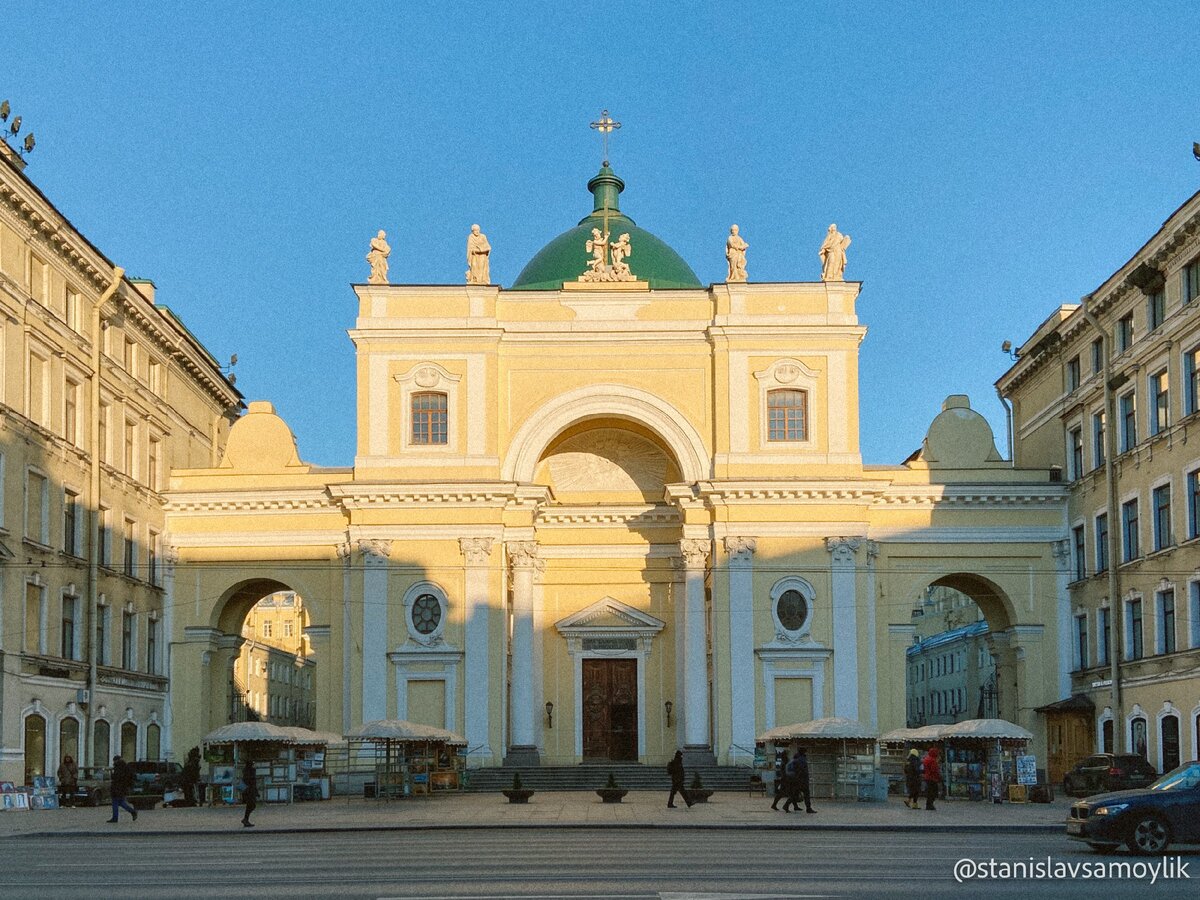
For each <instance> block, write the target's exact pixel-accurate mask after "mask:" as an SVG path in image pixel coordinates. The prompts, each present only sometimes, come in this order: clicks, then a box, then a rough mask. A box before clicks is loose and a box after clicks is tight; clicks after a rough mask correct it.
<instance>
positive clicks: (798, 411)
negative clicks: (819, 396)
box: [767, 388, 808, 441]
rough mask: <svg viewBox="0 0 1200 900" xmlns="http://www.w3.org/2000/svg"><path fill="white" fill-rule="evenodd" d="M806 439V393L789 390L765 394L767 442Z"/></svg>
mask: <svg viewBox="0 0 1200 900" xmlns="http://www.w3.org/2000/svg"><path fill="white" fill-rule="evenodd" d="M807 438H808V392H807V391H797V390H793V389H790V388H787V389H779V390H774V391H768V392H767V440H768V441H803V440H807Z"/></svg>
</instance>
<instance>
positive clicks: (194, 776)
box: [180, 747, 200, 806]
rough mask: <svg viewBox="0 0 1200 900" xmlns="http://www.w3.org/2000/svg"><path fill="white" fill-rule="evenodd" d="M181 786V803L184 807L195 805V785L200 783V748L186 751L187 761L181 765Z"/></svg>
mask: <svg viewBox="0 0 1200 900" xmlns="http://www.w3.org/2000/svg"><path fill="white" fill-rule="evenodd" d="M180 783H181V784H182V785H183V802H184V805H186V806H195V805H196V785H197V784H199V783H200V748H199V747H193V748H192V749H191V750H189V751H188V755H187V761H186V762H185V763H184V764H183V775H182V777H181V778H180Z"/></svg>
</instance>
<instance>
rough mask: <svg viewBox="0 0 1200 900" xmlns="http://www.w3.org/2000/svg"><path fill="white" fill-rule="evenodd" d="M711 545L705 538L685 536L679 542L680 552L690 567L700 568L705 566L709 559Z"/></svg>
mask: <svg viewBox="0 0 1200 900" xmlns="http://www.w3.org/2000/svg"><path fill="white" fill-rule="evenodd" d="M710 546H711V545H710V544H709V542H708V541H705V540H698V539H695V538H684V539H683V540H682V541H680V542H679V553H680V555H681V556H682V557H683V562H684V564H685V565H686V566H687V567H688V568H689V569H699V568H703V567H704V563H705V562H706V561H707V560H708V551H709V549H710Z"/></svg>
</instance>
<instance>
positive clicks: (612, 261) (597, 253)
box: [579, 228, 637, 282]
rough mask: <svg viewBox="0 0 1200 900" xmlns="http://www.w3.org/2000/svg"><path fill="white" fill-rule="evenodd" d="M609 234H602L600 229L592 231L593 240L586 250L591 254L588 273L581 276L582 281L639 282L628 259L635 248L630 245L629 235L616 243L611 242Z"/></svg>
mask: <svg viewBox="0 0 1200 900" xmlns="http://www.w3.org/2000/svg"><path fill="white" fill-rule="evenodd" d="M609 238H610V235H609V233H608V232H604V234H601V233H600V229H599V228H593V229H592V236H591V239H589V240H588V242H587V245H586V248H587V252H588V253H590V254H591V258H590V259H589V260H588V268H587V271H586V272H584V273H583V274H582V275H580V276H579V280H580V281H586V282H597V281H637V276H636V275H634V274H633V272H631V271H630V269H629V263H627V262H625V260H626V258H627V257H629V256H632V255H633V247H632V245H631V244H630V243H629V235H628V234H622V235H621V236H620V237H618V238H617V239H616V240H615V241H613V240H610V239H609Z"/></svg>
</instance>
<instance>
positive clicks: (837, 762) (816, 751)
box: [756, 717, 887, 800]
mask: <svg viewBox="0 0 1200 900" xmlns="http://www.w3.org/2000/svg"><path fill="white" fill-rule="evenodd" d="M877 738H878V734H877V733H876V732H875V731H874V730H873V729H871V728H870V727H868V726H866V725H863V724H862V723H861V722H856V721H854V720H853V719H844V718H840V717H831V718H825V719H813V720H812V721H809V722H797V723H796V724H794V725H781V726H779V727H777V728H772V729H771V730H770V731H766V732H764V733H762V734H760V735H759V736H758V738H757V739H756V740H757V741H758V742H760V743H763V744H765V745H767V746H768V752H767V753H766V754H764V757H765V759H767V760H769V761H772V762H773V761H774V760H775V758H776V755H777V754H778V752H779V751H780V750H787V751H788V752H789V754H790V753H794V752H795V748H796V747H804V749H805V752H806V754H807V756H808V780H809V787H810V789H811V791H812V796H813V797H814V798H818V797H823V798H825V799H844V800H884V799H886V797H887V782H886V781H885V780H884V779H883V777H882V776H881V775H880V774H879V761H878V750H877V744H876V741H877Z"/></svg>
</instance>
